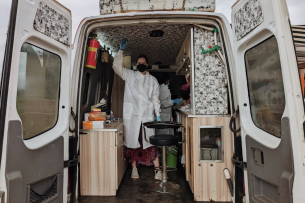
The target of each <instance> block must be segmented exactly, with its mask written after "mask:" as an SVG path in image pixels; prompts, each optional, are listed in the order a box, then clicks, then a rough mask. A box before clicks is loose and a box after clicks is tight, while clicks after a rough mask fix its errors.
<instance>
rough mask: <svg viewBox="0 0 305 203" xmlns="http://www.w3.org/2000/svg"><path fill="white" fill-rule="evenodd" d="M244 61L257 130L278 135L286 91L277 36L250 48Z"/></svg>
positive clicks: (252, 113) (279, 135)
mask: <svg viewBox="0 0 305 203" xmlns="http://www.w3.org/2000/svg"><path fill="white" fill-rule="evenodd" d="M245 62H246V72H247V79H248V90H249V98H250V108H251V116H252V120H253V122H254V123H255V125H256V126H257V127H259V128H260V129H262V130H264V131H266V132H268V133H270V134H272V135H275V136H276V137H281V119H282V115H283V112H284V108H285V94H284V85H283V78H282V71H281V63H280V55H279V50H278V45H277V41H276V38H275V37H274V36H273V37H271V38H269V39H267V40H265V41H264V42H262V43H260V44H259V45H257V46H255V47H253V48H251V49H249V50H248V51H247V52H246V54H245Z"/></svg>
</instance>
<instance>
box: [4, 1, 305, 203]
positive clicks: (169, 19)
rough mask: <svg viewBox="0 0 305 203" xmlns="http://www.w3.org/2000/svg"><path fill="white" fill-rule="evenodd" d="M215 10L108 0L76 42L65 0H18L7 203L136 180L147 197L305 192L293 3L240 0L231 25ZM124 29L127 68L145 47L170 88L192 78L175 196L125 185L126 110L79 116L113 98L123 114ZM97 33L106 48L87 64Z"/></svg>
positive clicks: (9, 72)
mask: <svg viewBox="0 0 305 203" xmlns="http://www.w3.org/2000/svg"><path fill="white" fill-rule="evenodd" d="M216 6H217V5H216ZM97 9H98V8H97ZM214 10H215V1H214V0H192V1H185V0H169V1H158V0H154V1H152V0H151V1H148V0H142V1H139V0H134V1H132V0H126V1H121V0H101V1H100V12H101V15H100V16H95V17H88V18H85V19H84V20H83V21H82V22H81V23H80V25H79V28H78V30H77V33H76V36H75V39H74V42H73V43H72V32H71V31H72V27H71V19H72V17H71V16H72V14H71V11H70V10H69V9H67V8H65V7H64V6H63V5H61V4H60V3H58V2H57V1H55V0H38V1H35V0H13V1H12V8H11V16H10V21H9V30H8V35H7V44H6V51H5V57H4V65H3V72H2V80H1V103H0V118H1V119H0V163H1V165H0V199H1V200H0V202H1V203H4V202H5V203H6V202H7V203H21V202H68V201H69V202H77V201H78V198H81V197H83V196H87V197H88V198H87V199H86V201H85V200H84V202H94V201H98V200H97V199H95V200H94V198H93V197H92V198H93V199H90V198H91V196H101V199H99V201H105V202H106V201H110V199H107V200H106V199H103V197H105V196H116V195H122V194H123V193H127V192H128V191H129V192H133V193H132V194H131V195H129V196H134V197H130V198H135V196H136V197H137V198H136V199H138V201H139V202H146V201H147V202H149V201H160V199H162V195H164V197H166V198H167V199H166V200H167V201H168V202H170V201H175V202H178V201H185V202H190V201H204V202H205V201H206V202H210V201H211V202H214V201H215V202H257V203H261V202H268V203H269V202H282V203H287V202H294V203H296V202H299V203H301V202H302V203H303V202H305V196H304V191H305V142H304V126H305V125H304V119H305V117H304V101H303V94H302V91H303V90H302V86H301V82H300V74H299V69H298V64H297V58H296V53H295V47H294V42H293V36H292V32H291V28H290V21H289V13H288V10H287V5H286V1H285V0H238V1H237V2H236V3H235V4H234V5H233V6H232V28H231V26H230V24H229V23H228V20H227V19H226V18H225V17H224V15H222V14H219V13H214ZM301 32H303V31H301ZM122 38H128V45H127V48H126V50H125V51H124V62H123V63H124V67H125V68H128V69H133V66H134V65H135V62H136V60H137V57H138V55H140V54H146V56H147V57H148V59H149V64H150V65H151V69H149V70H147V71H148V72H149V74H152V75H154V76H156V77H158V75H160V74H162V73H164V72H167V73H168V74H170V76H171V78H172V80H171V85H170V89H171V91H172V94H173V93H175V94H177V95H178V96H177V97H179V91H180V86H181V85H183V84H186V83H188V84H189V85H190V104H189V105H188V106H187V107H188V108H187V107H183V108H177V109H176V110H175V111H174V114H175V119H176V121H177V122H181V123H182V125H183V126H184V128H183V129H182V130H181V131H180V135H181V136H182V137H183V138H184V141H185V142H184V143H183V144H182V145H180V146H179V150H180V158H181V157H182V159H181V166H182V169H183V170H182V171H183V176H179V177H180V179H179V181H180V182H183V181H184V182H185V183H186V184H185V186H184V187H182V185H181V188H180V190H179V191H178V192H174V193H172V196H166V194H158V193H150V192H148V191H146V190H145V187H146V184H140V185H139V184H138V185H137V184H136V183H137V182H134V183H135V186H134V187H137V189H139V191H140V189H143V188H144V193H145V191H146V192H147V193H145V194H143V193H141V194H140V193H139V194H138V195H137V194H134V193H135V192H137V191H134V190H132V187H131V188H130V190H123V189H122V188H123V187H124V184H126V183H127V182H128V181H130V180H131V179H130V174H127V173H128V171H129V169H127V168H128V161H127V160H126V158H125V155H124V146H123V145H124V123H123V121H122V120H121V119H116V120H115V121H113V122H112V123H111V124H110V125H108V126H106V127H105V128H98V129H91V130H88V129H83V128H82V121H83V120H84V114H85V113H87V112H90V111H91V107H92V106H95V105H97V104H98V105H99V103H100V101H101V100H103V99H104V100H107V102H106V104H107V105H106V111H107V112H108V114H109V112H110V110H111V111H113V113H114V117H115V118H123V117H124V116H125V115H123V111H122V109H123V94H124V81H123V80H121V79H120V78H119V77H118V76H117V75H116V74H114V72H113V69H112V63H113V57H114V56H115V54H116V53H117V52H118V49H119V45H120V40H121V39H122ZM93 39H97V40H98V42H99V47H98V48H97V49H94V50H95V51H96V53H97V54H96V58H95V59H94V61H95V62H96V65H95V66H94V67H93V68H92V67H91V68H90V67H86V64H87V51H88V50H91V51H92V50H93V49H90V48H89V49H88V46H89V43H90V41H91V40H93ZM135 71H136V70H135ZM134 108H135V107H134ZM214 135H215V136H214ZM211 137H212V138H214V140H213V139H212V140H210V141H211V143H212V144H211V143H209V142H206V140H207V138H211ZM215 139H216V140H218V141H217V143H218V145H217V146H216V147H215ZM179 160H180V159H179ZM126 170H127V172H126V174H125V171H126ZM151 171H153V170H151ZM224 172H225V174H224ZM152 173H153V172H152ZM170 173H171V172H169V173H168V174H169V179H171V176H170ZM124 174H125V175H124ZM140 176H141V171H140ZM143 176H144V175H143ZM145 177H146V176H145ZM181 177H182V178H181ZM122 180H125V181H122ZM143 180H144V178H142V179H141V178H140V179H139V180H137V181H143ZM175 180H178V179H175ZM231 183H233V187H232V185H231ZM120 185H121V187H120ZM136 185H137V186H136ZM142 192H143V191H142ZM118 193H119V194H118ZM187 193H190V194H191V200H190V201H189V200H187V199H186V197H185V196H186V194H187ZM153 194H154V195H155V196H154V198H155V199H153V200H152V199H151V198H150V195H153ZM156 194H158V196H156ZM171 197H173V198H174V197H175V199H174V200H173V199H172V200H171V199H170V198H171ZM115 198H116V197H112V199H111V201H116V199H115ZM139 199H140V200H139ZM80 200H81V199H80ZM121 200H122V199H121ZM121 200H120V201H121ZM133 200H134V199H133ZM133 200H128V199H126V201H129V202H132V201H133ZM148 200H149V201H148ZM117 201H119V200H117ZM81 202H82V200H81Z"/></svg>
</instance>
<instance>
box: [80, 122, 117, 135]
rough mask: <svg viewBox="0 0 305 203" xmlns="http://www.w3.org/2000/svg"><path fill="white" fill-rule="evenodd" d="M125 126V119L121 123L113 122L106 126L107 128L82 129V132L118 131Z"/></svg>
mask: <svg viewBox="0 0 305 203" xmlns="http://www.w3.org/2000/svg"><path fill="white" fill-rule="evenodd" d="M122 126H123V119H122V120H120V121H113V122H111V123H110V125H105V128H97V129H91V130H87V129H81V130H80V132H94V131H118V130H119V129H120V128H121V127H122Z"/></svg>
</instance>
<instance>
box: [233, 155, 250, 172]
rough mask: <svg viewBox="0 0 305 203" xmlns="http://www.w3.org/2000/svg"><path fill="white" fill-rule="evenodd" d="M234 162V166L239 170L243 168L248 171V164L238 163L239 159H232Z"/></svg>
mask: <svg viewBox="0 0 305 203" xmlns="http://www.w3.org/2000/svg"><path fill="white" fill-rule="evenodd" d="M231 161H232V164H233V165H234V166H236V167H238V168H241V169H243V170H244V169H247V162H243V161H238V157H236V158H235V157H232V159H231Z"/></svg>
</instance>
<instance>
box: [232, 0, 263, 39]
mask: <svg viewBox="0 0 305 203" xmlns="http://www.w3.org/2000/svg"><path fill="white" fill-rule="evenodd" d="M263 21H264V15H263V9H262V5H261V2H260V1H259V0H249V1H248V2H247V3H246V4H245V5H244V6H243V7H242V8H241V9H239V11H238V12H237V13H235V15H234V25H235V36H236V38H237V40H240V39H242V38H243V37H244V36H246V35H247V34H249V33H250V32H251V31H252V30H253V29H254V28H256V27H257V26H259V25H260V24H261V23H262V22H263Z"/></svg>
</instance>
